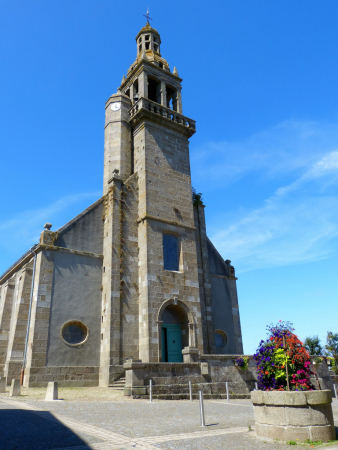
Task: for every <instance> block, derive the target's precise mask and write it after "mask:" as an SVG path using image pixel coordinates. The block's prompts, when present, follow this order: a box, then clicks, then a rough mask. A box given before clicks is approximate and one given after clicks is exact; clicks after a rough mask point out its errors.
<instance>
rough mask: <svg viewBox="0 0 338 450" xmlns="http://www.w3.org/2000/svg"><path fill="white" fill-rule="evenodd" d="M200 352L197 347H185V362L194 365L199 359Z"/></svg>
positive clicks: (183, 352)
mask: <svg viewBox="0 0 338 450" xmlns="http://www.w3.org/2000/svg"><path fill="white" fill-rule="evenodd" d="M199 354H200V352H199V350H198V348H196V347H184V349H183V350H182V355H183V362H185V363H192V362H196V361H198V359H199Z"/></svg>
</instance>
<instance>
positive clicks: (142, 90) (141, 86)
mask: <svg viewBox="0 0 338 450" xmlns="http://www.w3.org/2000/svg"><path fill="white" fill-rule="evenodd" d="M138 93H139V98H142V97H143V98H148V75H147V74H146V73H145V72H144V71H143V72H141V73H140V76H139V77H138Z"/></svg>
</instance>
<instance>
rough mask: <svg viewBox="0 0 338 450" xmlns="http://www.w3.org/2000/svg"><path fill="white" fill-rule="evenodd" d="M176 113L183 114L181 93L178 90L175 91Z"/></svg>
mask: <svg viewBox="0 0 338 450" xmlns="http://www.w3.org/2000/svg"><path fill="white" fill-rule="evenodd" d="M177 112H178V113H180V114H183V107H182V93H181V90H180V89H178V90H177Z"/></svg>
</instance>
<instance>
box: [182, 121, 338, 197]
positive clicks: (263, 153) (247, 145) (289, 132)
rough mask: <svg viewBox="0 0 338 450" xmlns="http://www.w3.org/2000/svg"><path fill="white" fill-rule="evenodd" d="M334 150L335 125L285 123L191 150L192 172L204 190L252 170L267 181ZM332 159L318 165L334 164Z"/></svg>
mask: <svg viewBox="0 0 338 450" xmlns="http://www.w3.org/2000/svg"><path fill="white" fill-rule="evenodd" d="M337 147H338V126H337V124H323V123H318V122H309V121H308V122H302V121H295V120H288V121H284V122H282V123H281V124H279V125H276V126H275V127H272V128H270V129H268V130H265V131H262V132H260V133H256V134H254V135H252V136H249V137H247V138H246V139H242V140H239V141H235V142H229V141H222V142H218V143H214V142H206V143H205V144H203V145H201V146H197V147H192V151H191V159H192V173H193V178H194V179H195V180H198V184H199V185H200V184H204V183H205V187H204V186H203V187H204V191H205V189H212V188H217V189H218V188H219V186H225V185H229V184H231V183H232V182H234V181H236V180H238V179H239V178H242V177H243V176H245V175H246V174H248V173H250V172H253V171H256V172H260V174H259V175H257V176H263V177H267V178H269V177H270V178H276V177H279V176H285V175H286V174H290V173H292V172H297V171H298V172H301V171H302V170H305V169H308V168H309V167H311V166H313V165H314V164H315V163H316V161H318V159H319V158H320V157H323V156H324V155H326V154H328V153H330V152H334V151H335V150H336V149H337ZM336 158H337V156H335V159H334V160H332V159H330V158H328V160H327V161H322V163H321V164H322V165H325V164H329V165H334V164H336V163H337V159H336ZM320 168H321V167H318V168H317V169H316V170H320ZM210 177H211V179H212V180H213V182H212V183H210V182H209V181H210Z"/></svg>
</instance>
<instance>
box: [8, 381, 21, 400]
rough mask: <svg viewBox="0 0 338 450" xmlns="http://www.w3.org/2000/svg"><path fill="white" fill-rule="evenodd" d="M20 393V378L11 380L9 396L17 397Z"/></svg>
mask: <svg viewBox="0 0 338 450" xmlns="http://www.w3.org/2000/svg"><path fill="white" fill-rule="evenodd" d="M19 395H20V380H17V379H16V380H15V379H14V380H12V383H11V388H10V390H9V396H10V397H17V396H19Z"/></svg>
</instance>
